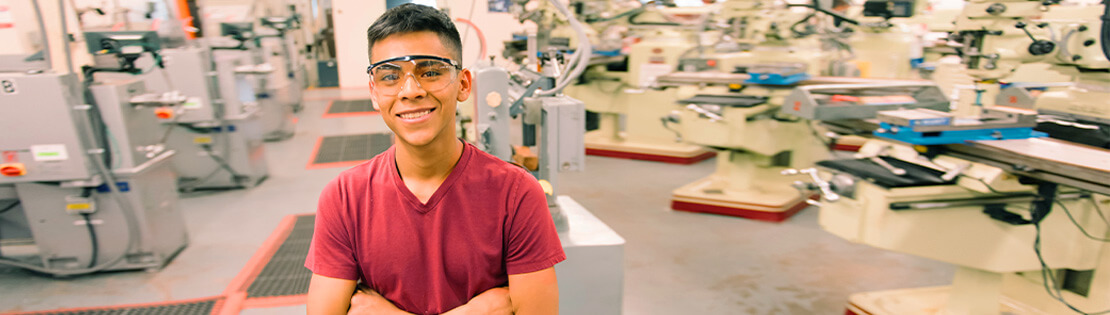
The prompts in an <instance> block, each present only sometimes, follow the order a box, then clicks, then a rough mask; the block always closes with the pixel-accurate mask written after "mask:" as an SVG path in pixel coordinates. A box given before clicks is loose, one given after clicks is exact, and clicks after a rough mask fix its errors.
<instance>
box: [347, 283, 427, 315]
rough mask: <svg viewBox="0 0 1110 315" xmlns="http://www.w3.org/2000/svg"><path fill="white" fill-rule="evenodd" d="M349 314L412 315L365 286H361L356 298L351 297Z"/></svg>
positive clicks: (355, 295) (356, 292)
mask: <svg viewBox="0 0 1110 315" xmlns="http://www.w3.org/2000/svg"><path fill="white" fill-rule="evenodd" d="M348 314H355V315H359V314H365V315H412V313H409V312H405V311H404V310H401V309H400V308H398V307H397V306H396V305H394V304H393V302H391V301H390V300H389V299H386V298H385V296H382V295H381V294H379V293H378V292H377V291H374V289H371V288H370V287H368V286H366V285H364V284H359V285H358V289H357V290H356V291H355V294H354V296H352V297H351V309H350V311H348Z"/></svg>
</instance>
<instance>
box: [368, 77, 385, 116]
mask: <svg viewBox="0 0 1110 315" xmlns="http://www.w3.org/2000/svg"><path fill="white" fill-rule="evenodd" d="M367 85H369V86H370V105H373V106H374V110H376V111H379V112H380V111H382V110H381V109H380V108H378V94H377V93H374V82H373V81H370V83H367Z"/></svg>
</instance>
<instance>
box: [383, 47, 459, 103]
mask: <svg viewBox="0 0 1110 315" xmlns="http://www.w3.org/2000/svg"><path fill="white" fill-rule="evenodd" d="M460 70H462V66H461V65H459V63H458V62H456V61H454V60H451V59H447V58H443V57H437V56H427V55H411V56H401V57H397V58H390V59H386V60H382V61H379V62H375V63H374V64H372V65H370V67H367V68H366V74H368V75H370V82H371V83H373V84H374V90H375V92H376V93H379V95H382V96H395V95H397V93H400V92H401V89H402V88H403V87H404V86H405V81H408V80H407V77H408V76H411V77H412V78H413V79H414V80H415V81H416V84H417V85H418V86H420V88H422V89H424V91H428V92H436V91H439V90H442V89H444V88H446V87H447V86H448V85H451V82H452V81H454V80H455V78H456V75H458V73H459V71H460Z"/></svg>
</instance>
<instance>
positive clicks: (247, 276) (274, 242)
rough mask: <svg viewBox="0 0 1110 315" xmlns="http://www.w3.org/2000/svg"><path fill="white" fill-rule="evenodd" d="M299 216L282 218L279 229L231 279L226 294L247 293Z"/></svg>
mask: <svg viewBox="0 0 1110 315" xmlns="http://www.w3.org/2000/svg"><path fill="white" fill-rule="evenodd" d="M297 216H298V215H288V216H285V218H284V219H281V223H278V227H277V230H275V231H274V233H273V234H271V235H270V238H267V239H266V241H265V242H263V243H262V246H261V247H259V248H258V251H257V252H255V253H254V256H251V259H250V260H248V261H247V264H246V266H244V267H243V270H241V271H239V274H238V275H236V276H235V279H232V280H231V284H229V285H228V286H227V289H225V290H224V294H225V295H230V294H233V293H238V292H243V293H244V294H246V293H245V292H247V288H248V287H249V286H250V284H251V282H253V281H254V278H255V277H257V276H258V273H260V272H262V267H264V266H266V262H267V261H269V260H270V257H272V256H273V255H274V253H275V252H277V250H278V247H280V245H281V242H282V241H284V240H285V238H286V237H288V236H289V233H290V232H292V231H293V224H295V223H297ZM244 296H245V295H244Z"/></svg>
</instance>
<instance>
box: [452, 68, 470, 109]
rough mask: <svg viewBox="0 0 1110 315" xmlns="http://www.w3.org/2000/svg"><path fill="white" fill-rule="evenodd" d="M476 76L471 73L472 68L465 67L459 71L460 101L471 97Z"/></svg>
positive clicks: (458, 98)
mask: <svg viewBox="0 0 1110 315" xmlns="http://www.w3.org/2000/svg"><path fill="white" fill-rule="evenodd" d="M473 80H474V78H473V77H472V76H471V74H470V69H466V68H463V69H462V71H461V72H459V95H458V97H456V99H457V100H458V101H459V102H463V101H466V100H467V99H469V98H470V89H472V88H474V82H473Z"/></svg>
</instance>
